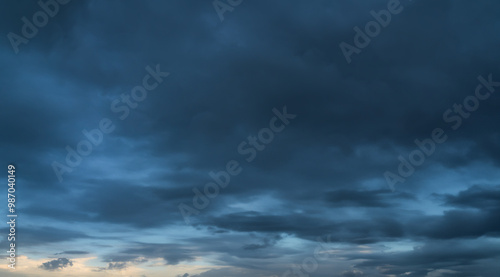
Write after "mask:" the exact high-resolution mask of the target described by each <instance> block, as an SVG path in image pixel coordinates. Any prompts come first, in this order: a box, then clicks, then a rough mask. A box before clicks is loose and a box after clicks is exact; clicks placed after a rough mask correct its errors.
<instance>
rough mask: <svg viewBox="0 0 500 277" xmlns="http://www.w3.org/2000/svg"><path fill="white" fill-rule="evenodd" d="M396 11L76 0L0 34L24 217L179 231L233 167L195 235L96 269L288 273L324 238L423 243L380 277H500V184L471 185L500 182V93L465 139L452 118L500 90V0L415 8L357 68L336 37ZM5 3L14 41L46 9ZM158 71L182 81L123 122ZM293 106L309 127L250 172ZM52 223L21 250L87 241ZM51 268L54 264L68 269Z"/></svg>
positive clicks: (273, 148)
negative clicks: (409, 161)
mask: <svg viewBox="0 0 500 277" xmlns="http://www.w3.org/2000/svg"><path fill="white" fill-rule="evenodd" d="M387 2H388V1H385V0H380V1H371V2H369V3H357V2H342V3H340V2H328V1H315V2H302V1H291V2H290V1H278V2H268V1H252V2H250V1H248V2H247V1H245V2H244V3H243V4H241V5H239V6H238V7H237V9H235V10H234V11H233V12H230V13H229V12H228V13H226V14H225V15H224V18H225V20H224V21H223V22H220V20H219V18H218V15H217V13H216V12H215V10H214V8H213V6H212V4H211V2H210V1H208V2H206V1H180V2H175V3H174V2H162V1H136V2H123V3H122V2H117V1H85V2H80V1H71V2H70V3H68V4H67V5H65V6H64V7H61V10H60V12H59V13H58V14H57V16H55V17H54V18H51V19H50V22H49V23H48V24H47V26H45V27H44V28H41V29H40V30H39V32H38V34H37V35H36V36H35V37H34V38H33V39H30V42H29V43H28V44H26V45H21V46H20V52H19V53H18V54H17V55H16V54H14V52H13V51H12V48H11V45H10V43H9V41H8V40H7V39H5V38H4V40H3V42H4V43H3V44H2V45H1V46H0V47H1V48H0V50H1V52H0V60H1V61H2V64H3V65H4V67H2V69H0V73H2V74H1V75H0V76H2V77H0V78H1V81H2V87H3V88H4V90H5V91H6V92H7V93H4V95H3V103H4V104H3V105H4V106H3V108H2V109H0V118H1V119H0V124H1V126H3V127H4V129H5V130H8V132H2V135H0V142H1V144H0V145H1V146H0V149H1V151H2V153H3V154H4V155H3V157H4V158H5V159H6V161H7V162H9V161H12V162H15V164H16V166H17V167H19V169H18V174H19V177H18V178H19V181H20V182H19V183H20V184H21V186H20V188H19V193H20V195H22V199H23V204H22V209H20V212H22V213H23V215H26V216H27V217H30V218H33V219H41V220H45V219H50V220H54V221H56V222H57V221H60V222H64V223H77V224H83V225H84V226H86V225H85V224H87V223H99V224H102V226H103V228H106V226H107V224H113V225H115V224H118V225H120V226H123V225H127V227H130V228H132V230H137V231H144V230H145V229H147V230H149V229H153V228H160V227H163V228H174V229H175V228H177V227H178V226H177V225H178V224H183V222H184V221H183V219H182V216H181V215H180V214H179V211H178V208H177V205H178V204H179V203H187V204H189V205H191V204H192V199H193V192H192V189H193V188H194V187H197V188H201V189H202V188H203V185H204V184H206V183H207V182H209V181H210V177H209V175H208V173H209V172H210V171H219V170H223V169H224V165H225V164H226V162H227V161H229V160H231V159H237V160H238V161H242V168H243V171H242V173H241V174H240V175H239V176H235V177H234V178H233V179H232V180H231V183H230V185H229V186H228V187H227V188H225V189H221V192H220V194H219V195H218V196H217V197H216V198H214V199H211V204H210V206H209V207H207V208H206V209H204V210H202V211H201V213H200V215H198V216H197V217H196V218H194V219H193V222H195V224H194V226H193V227H194V228H191V229H189V231H187V232H186V236H189V235H190V234H193V238H191V239H186V240H183V241H182V242H183V243H182V244H181V243H179V244H173V243H157V244H154V243H150V244H147V243H143V244H137V245H133V246H131V247H130V248H127V249H125V250H123V251H120V250H116V253H114V254H107V255H108V256H106V257H100V258H102V259H103V260H104V261H105V262H107V263H108V265H107V266H106V267H103V268H102V270H115V269H116V270H119V269H121V268H124V267H125V266H127V263H134V262H137V261H138V259H140V258H141V257H143V258H146V259H154V258H162V259H164V261H165V263H166V264H169V265H177V264H179V263H182V262H190V261H194V260H195V259H196V258H197V257H205V256H206V255H208V254H213V253H214V252H215V253H217V254H218V258H217V262H219V263H221V264H223V265H226V266H234V267H239V268H247V269H248V268H250V264H251V265H252V266H254V267H255V268H258V267H260V269H261V270H262V271H260V272H259V273H262V274H263V275H264V274H267V275H269V274H277V273H276V272H272V273H269V269H270V265H269V264H272V263H273V262H275V260H277V259H280V258H283V257H286V258H289V257H290V256H293V255H299V253H300V252H301V251H305V250H304V249H297V248H293V247H288V248H287V247H284V246H283V245H281V244H282V243H286V239H285V238H286V237H287V236H290V237H294V238H299V239H305V240H307V242H308V243H311V241H315V240H316V238H317V237H318V236H322V235H325V234H330V235H331V242H333V243H341V244H347V245H351V244H352V245H356V246H359V245H362V244H370V245H371V246H373V245H377V244H380V243H384V242H398V241H405V242H407V241H412V242H420V243H423V245H424V246H423V247H422V248H418V249H415V250H413V251H408V252H405V253H403V254H402V255H396V254H394V255H392V254H389V253H378V254H376V255H375V256H355V255H353V256H352V257H351V258H352V261H354V260H355V259H360V258H366V259H367V261H366V262H362V263H361V264H360V265H359V266H360V267H359V268H361V269H362V270H361V271H363V272H365V273H364V274H366V275H368V274H369V273H370V272H371V271H370V269H371V270H375V268H377V267H379V268H382V269H384V270H386V271H384V272H383V273H380V274H381V276H383V275H389V274H404V273H405V272H410V271H411V272H415V273H414V274H416V275H417V276H425V274H428V273H429V272H432V270H430V268H434V271H435V270H437V269H438V268H451V269H449V270H453V271H456V272H459V273H451V272H449V271H448V272H445V271H443V272H442V273H440V274H441V275H443V276H446V275H447V274H448V275H452V274H455V275H457V276H460V275H459V274H462V275H464V274H465V275H467V276H474V275H483V276H494V275H491V274H490V273H491V272H490V271H489V270H488V269H478V268H477V266H479V265H484V264H481V263H485V264H486V265H488V262H487V260H488V259H490V258H492V257H495V254H494V253H493V252H492V250H491V248H488V244H487V243H485V242H484V239H492V240H494V239H496V238H498V235H499V233H500V226H499V224H498V220H497V219H498V215H499V211H500V205H499V203H498V198H499V197H500V196H499V187H498V186H497V185H474V184H478V183H481V182H483V178H485V179H487V180H485V181H484V183H485V184H497V183H498V180H497V179H495V178H496V177H495V175H494V173H492V172H490V171H488V172H482V171H479V170H478V169H477V167H482V166H483V165H485V166H486V165H488V166H489V165H493V166H498V164H500V132H499V131H498V128H497V127H498V123H499V122H498V117H496V114H498V110H499V109H500V104H499V103H500V102H499V101H498V99H499V98H498V92H495V93H493V94H492V95H491V97H490V98H489V99H488V100H485V101H482V102H481V103H480V106H479V108H478V110H477V111H475V112H474V113H472V114H471V115H470V117H469V118H467V119H464V120H463V124H462V126H461V127H460V128H459V129H458V130H456V131H452V130H451V129H450V124H448V123H445V122H444V121H443V119H442V116H443V112H445V111H446V110H447V109H449V108H452V107H453V104H454V103H462V102H463V100H464V98H465V97H466V96H468V95H473V93H474V90H475V88H476V86H477V85H478V80H477V77H478V76H479V75H482V76H488V75H489V74H492V79H493V80H495V81H497V80H500V70H499V67H498V65H499V64H500V53H499V52H498V49H497V48H498V47H497V46H498V45H499V43H500V38H499V37H498V35H497V33H498V30H497V25H498V24H497V22H498V16H497V14H496V11H497V9H496V8H498V6H499V4H498V3H497V2H495V1H485V2H482V3H468V2H457V1H450V0H447V1H439V2H434V1H425V0H424V1H411V2H410V1H403V0H402V1H401V3H402V5H403V6H404V10H403V11H402V12H401V13H400V14H398V15H397V16H393V17H392V19H391V23H390V24H389V25H388V26H387V27H386V28H384V29H383V31H382V32H381V33H380V35H378V36H377V37H374V38H372V41H371V42H370V44H369V46H368V47H366V48H365V49H363V51H362V52H361V53H360V54H359V55H355V56H353V61H352V63H351V64H348V63H347V62H346V61H345V58H344V56H343V55H342V52H341V50H340V49H339V47H338V45H339V43H340V42H342V41H346V42H349V43H352V41H353V39H354V35H355V33H354V30H353V28H354V27H355V26H359V27H361V28H363V27H364V25H365V24H366V23H367V22H368V21H370V20H373V17H372V16H371V15H370V11H371V10H375V11H379V10H381V9H383V8H385V7H386V6H387ZM6 6H8V7H6V8H4V9H0V14H1V15H3V16H0V21H1V23H2V24H0V26H1V27H0V30H2V33H4V34H5V35H6V34H7V33H8V32H19V30H20V29H21V27H22V21H21V20H20V18H21V17H22V16H27V17H29V16H31V15H32V14H33V13H34V12H35V11H37V10H38V9H39V7H38V4H37V3H36V1H29V2H28V1H18V2H13V1H12V3H9V4H8V5H6ZM110 11H113V12H112V13H110ZM131 22H132V23H131ZM154 64H160V65H161V68H162V70H164V71H169V72H171V75H170V76H169V78H168V80H166V81H165V82H164V83H163V84H162V85H161V86H160V87H158V89H156V90H155V91H154V92H151V93H150V94H149V95H148V97H147V99H146V100H145V101H144V102H141V103H140V105H139V106H138V108H137V109H135V110H134V111H133V112H132V113H131V114H130V116H129V117H128V118H127V119H126V120H124V121H120V120H117V115H116V114H115V113H114V112H113V111H111V110H110V103H111V101H112V100H113V99H115V98H117V97H120V95H121V94H122V93H128V92H130V90H131V88H132V87H134V86H135V85H136V84H138V83H139V82H141V78H142V76H143V75H144V68H145V66H147V65H154ZM284 105H286V106H287V107H288V110H289V111H290V112H291V113H293V114H297V115H298V116H297V118H296V119H294V121H293V122H292V123H291V124H290V125H289V126H287V128H286V129H285V130H284V131H283V132H281V133H279V134H276V136H275V138H274V140H273V141H272V143H270V144H269V145H266V148H265V149H264V150H263V151H261V152H258V156H257V157H256V159H255V160H254V161H253V162H251V163H243V161H244V159H245V156H243V155H241V154H239V153H238V150H237V148H238V145H239V143H241V142H242V141H244V140H246V138H247V137H248V136H250V135H252V136H253V135H256V133H257V132H258V131H259V130H260V129H261V128H263V127H266V124H268V123H269V119H270V118H271V117H272V116H273V114H272V109H273V108H274V107H276V108H280V107H283V106H284ZM103 117H108V118H111V119H112V120H113V122H114V124H115V125H116V131H114V132H113V133H112V134H110V135H108V136H105V137H104V139H103V143H102V144H101V145H99V146H96V147H95V148H94V151H93V153H92V154H91V155H90V156H88V157H85V158H84V159H83V161H82V164H81V165H80V166H79V167H78V168H75V169H74V171H73V172H71V173H67V175H65V178H64V179H65V181H64V183H63V184H59V183H58V182H57V178H56V176H55V175H54V173H53V172H52V170H51V168H50V164H51V163H52V161H54V160H56V161H63V160H64V159H65V156H66V151H65V147H66V145H69V146H72V147H75V146H76V144H77V143H78V142H79V141H80V140H82V139H84V136H83V134H82V130H83V129H92V128H97V122H99V120H100V119H101V118H103ZM436 127H441V128H443V129H445V130H446V132H447V135H448V136H449V139H448V141H447V142H446V143H445V144H443V145H439V146H437V148H436V152H435V154H433V156H431V157H429V158H428V159H427V161H426V163H425V164H424V165H422V166H421V167H419V168H418V169H417V171H416V173H415V176H412V177H411V178H409V179H408V181H407V182H406V183H405V184H404V185H401V186H399V187H398V192H396V193H390V192H389V190H388V189H386V187H385V180H384V179H383V175H382V174H383V172H384V171H386V170H393V169H394V168H396V167H397V163H398V160H397V157H398V155H403V156H404V155H408V153H410V152H411V151H412V150H413V149H416V148H417V147H416V146H415V144H414V140H415V139H417V138H418V139H424V138H428V137H429V136H430V133H431V131H432V130H433V129H434V128H436ZM484 170H485V171H487V170H489V169H484ZM436 171H438V173H442V174H443V175H440V174H436ZM450 172H452V173H450ZM446 174H448V175H453V177H454V178H456V179H454V180H451V181H450V179H452V178H448V175H446ZM444 175H446V176H444ZM477 180H480V181H477ZM61 207H64V209H61ZM34 224H36V223H34ZM56 225H57V224H56ZM56 225H54V226H55V227H50V228H49V227H39V226H33V228H29V229H28V228H26V229H20V230H19V232H20V234H22V237H23V244H25V245H30V246H31V245H40V244H44V243H57V242H65V241H70V240H76V239H79V238H91V237H92V236H90V235H89V234H85V233H84V232H75V231H68V230H64V228H58V226H56ZM87 227H88V226H87ZM186 228H190V227H186ZM87 229H88V228H87ZM4 231H5V230H4ZM23 232H24V234H23ZM190 232H192V233H190ZM195 234H196V235H195ZM200 234H208V235H207V236H204V235H200ZM129 240H130V239H129V238H123V241H126V242H127V243H129V242H130V241H129ZM439 247H442V249H440V248H439ZM494 247H495V248H496V244H494ZM468 249H469V250H471V251H468ZM56 251H57V250H56ZM211 251H213V252H211ZM54 252H55V251H54ZM52 253H53V252H52ZM59 254H65V255H70V254H71V255H80V254H82V255H83V254H86V252H85V251H82V252H81V253H78V251H72V250H68V251H64V252H61V253H59ZM204 255H205V256H204ZM440 260H443V261H444V262H440ZM54 261H55V262H54ZM54 261H51V262H49V263H48V264H47V267H51V266H52V264H51V263H52V262H54V265H53V266H54V267H55V268H58V266H59V265H60V262H59V260H54ZM249 261H252V262H249ZM254 261H259V262H258V263H257V264H256V265H255V264H253V262H254ZM485 261H486V262H485ZM68 262H69V260H68ZM286 262H287V263H288V262H290V263H292V262H293V261H289V260H287V261H286ZM297 262H299V261H297ZM266 263H269V264H266ZM386 265H395V266H397V267H398V268H392V267H389V266H387V267H385V266H386ZM460 266H462V267H460ZM255 268H254V269H255ZM264 269H266V270H267V271H266V270H264ZM273 269H274V270H276V271H279V270H277V269H276V268H273ZM476 269H477V270H476ZM473 271H475V272H473ZM343 272H344V273H343ZM483 272H484V273H483ZM186 274H188V273H186ZM186 274H184V275H186ZM244 274H247V275H248V276H256V275H255V272H250V273H242V272H238V271H236V270H235V269H232V268H228V269H214V270H210V271H207V272H205V273H202V274H199V275H196V276H224V275H226V276H236V275H238V276H244ZM335 274H337V275H339V276H341V275H342V274H343V275H344V276H357V275H360V274H361V273H359V271H357V269H352V270H347V271H344V270H341V271H339V272H335ZM434 274H438V272H435V273H434ZM488 274H490V275H488ZM189 276H193V275H189ZM329 276H331V274H330V275H329ZM361 276H362V275H361Z"/></svg>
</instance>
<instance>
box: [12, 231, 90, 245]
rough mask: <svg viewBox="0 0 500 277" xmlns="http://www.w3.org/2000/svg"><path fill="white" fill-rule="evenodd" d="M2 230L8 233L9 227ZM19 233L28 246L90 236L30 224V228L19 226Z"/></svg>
mask: <svg viewBox="0 0 500 277" xmlns="http://www.w3.org/2000/svg"><path fill="white" fill-rule="evenodd" d="M2 230H3V232H4V233H6V234H7V233H8V230H9V229H7V228H3V229H2ZM18 235H19V236H22V238H23V245H27V246H28V245H29V246H34V245H42V244H47V243H55V242H65V241H71V240H76V239H84V238H90V236H89V235H87V234H85V233H83V232H78V231H73V230H68V229H63V228H54V227H38V226H30V227H29V228H19V229H18ZM4 242H6V240H4Z"/></svg>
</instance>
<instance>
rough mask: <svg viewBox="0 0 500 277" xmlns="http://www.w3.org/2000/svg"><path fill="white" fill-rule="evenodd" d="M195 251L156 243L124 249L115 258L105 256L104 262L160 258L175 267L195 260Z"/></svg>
mask: <svg viewBox="0 0 500 277" xmlns="http://www.w3.org/2000/svg"><path fill="white" fill-rule="evenodd" d="M195 255H196V253H195V251H193V250H192V248H191V247H189V246H183V245H180V244H156V243H140V244H138V245H136V246H134V247H131V248H129V249H126V250H124V251H122V252H121V253H120V255H116V256H107V257H105V259H104V261H106V262H108V261H109V262H129V261H136V262H137V261H143V260H142V259H141V257H143V258H162V259H163V260H164V261H165V264H168V265H176V264H178V263H180V262H181V261H184V262H187V261H193V260H194V259H195Z"/></svg>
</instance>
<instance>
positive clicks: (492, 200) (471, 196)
mask: <svg viewBox="0 0 500 277" xmlns="http://www.w3.org/2000/svg"><path fill="white" fill-rule="evenodd" d="M441 196H442V198H443V200H444V201H445V204H446V205H447V206H453V207H459V208H476V209H481V210H488V209H497V210H498V209H500V186H478V185H474V186H472V187H470V188H468V189H466V190H463V191H461V192H460V193H458V194H457V195H450V194H446V195H441Z"/></svg>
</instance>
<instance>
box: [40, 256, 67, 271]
mask: <svg viewBox="0 0 500 277" xmlns="http://www.w3.org/2000/svg"><path fill="white" fill-rule="evenodd" d="M70 266H73V262H72V261H71V260H68V259H66V258H58V259H56V260H52V261H49V262H46V263H43V264H42V265H41V266H40V268H42V269H44V270H49V271H54V270H58V269H63V268H65V267H70Z"/></svg>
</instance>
